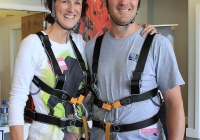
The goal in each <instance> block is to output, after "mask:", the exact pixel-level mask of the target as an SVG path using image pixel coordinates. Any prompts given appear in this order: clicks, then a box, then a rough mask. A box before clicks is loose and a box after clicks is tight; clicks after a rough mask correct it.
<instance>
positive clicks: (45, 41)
mask: <svg viewBox="0 0 200 140" xmlns="http://www.w3.org/2000/svg"><path fill="white" fill-rule="evenodd" d="M36 34H37V35H38V37H39V38H40V40H41V43H42V46H43V47H44V50H45V52H46V54H47V56H48V59H49V61H50V63H51V66H52V68H53V71H54V74H55V77H56V87H55V89H54V88H51V87H50V86H48V85H47V84H45V83H44V82H43V81H42V80H40V79H39V78H38V77H37V76H34V77H33V80H32V82H33V83H34V84H35V85H36V86H37V87H38V88H39V89H41V90H43V91H44V92H46V93H48V94H50V95H52V96H55V97H57V98H59V99H60V100H61V102H62V101H65V102H66V101H68V102H69V103H71V104H72V106H73V108H74V112H75V116H76V117H77V118H78V119H75V118H72V119H68V118H58V117H55V116H52V115H46V114H41V113H37V112H35V111H33V110H29V109H26V110H25V117H28V118H30V119H32V120H35V121H38V122H42V123H47V124H52V125H56V126H58V127H60V128H61V129H62V128H65V127H67V126H76V127H82V126H83V123H86V119H85V117H84V116H82V117H81V118H82V119H83V120H81V118H79V117H78V116H77V111H76V106H75V105H76V104H81V105H82V106H83V108H85V107H84V105H83V104H82V102H83V99H84V97H85V94H86V90H85V87H84V86H83V87H82V88H81V89H80V90H78V91H77V92H78V94H79V95H80V96H79V95H78V96H79V97H78V98H77V99H75V98H74V97H71V96H70V95H69V94H68V93H67V92H66V91H64V90H62V89H63V85H64V82H65V74H62V71H61V69H60V66H59V64H58V62H57V60H56V58H55V56H54V53H53V51H52V48H51V43H50V41H49V38H48V35H44V34H43V33H42V32H37V33H36ZM70 41H71V43H72V48H73V50H74V53H75V56H76V58H77V61H78V63H79V65H80V68H81V69H82V72H83V74H84V76H85V81H86V78H87V76H88V74H87V73H88V71H87V70H86V67H85V62H84V60H83V58H82V56H81V53H80V52H79V50H78V48H77V46H76V44H75V43H74V41H73V39H72V36H71V34H70ZM84 84H86V83H84ZM85 111H86V110H85ZM84 125H85V127H86V124H84ZM87 131H88V130H87V129H86V130H85V133H87ZM87 139H88V138H86V140H87Z"/></svg>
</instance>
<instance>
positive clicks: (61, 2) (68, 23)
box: [55, 0, 82, 28]
mask: <svg viewBox="0 0 200 140" xmlns="http://www.w3.org/2000/svg"><path fill="white" fill-rule="evenodd" d="M81 11H82V0H56V2H55V13H56V17H57V19H58V21H59V22H60V24H61V25H62V26H63V27H65V28H73V27H74V26H75V25H76V23H77V22H78V21H79V19H80V17H81Z"/></svg>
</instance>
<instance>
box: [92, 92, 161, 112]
mask: <svg viewBox="0 0 200 140" xmlns="http://www.w3.org/2000/svg"><path fill="white" fill-rule="evenodd" d="M157 91H158V89H157V88H155V89H153V90H150V91H148V92H145V93H143V94H137V95H131V96H128V97H125V98H123V99H121V100H119V101H117V102H114V103H106V102H103V101H102V100H100V99H98V98H97V96H94V104H95V105H96V106H98V107H99V108H103V109H106V110H111V109H112V108H114V109H115V108H118V107H121V106H124V105H128V104H132V103H134V102H141V101H144V100H148V99H150V98H152V97H154V96H156V95H157Z"/></svg>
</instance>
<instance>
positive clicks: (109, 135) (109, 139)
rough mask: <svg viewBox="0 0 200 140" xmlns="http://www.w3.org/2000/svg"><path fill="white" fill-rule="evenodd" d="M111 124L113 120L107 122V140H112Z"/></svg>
mask: <svg viewBox="0 0 200 140" xmlns="http://www.w3.org/2000/svg"><path fill="white" fill-rule="evenodd" d="M110 125H111V122H106V140H112V139H111V135H112V134H111V133H110Z"/></svg>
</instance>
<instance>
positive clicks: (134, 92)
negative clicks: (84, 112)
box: [91, 34, 157, 110]
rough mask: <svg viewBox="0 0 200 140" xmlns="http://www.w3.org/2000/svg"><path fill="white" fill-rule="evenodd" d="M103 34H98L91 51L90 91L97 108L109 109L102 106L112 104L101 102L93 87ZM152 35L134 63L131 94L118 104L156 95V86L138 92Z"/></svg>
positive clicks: (126, 103)
mask: <svg viewBox="0 0 200 140" xmlns="http://www.w3.org/2000/svg"><path fill="white" fill-rule="evenodd" d="M103 36H104V35H101V36H99V37H98V38H97V39H96V43H95V48H94V53H93V63H92V71H93V77H92V78H93V84H92V86H91V91H92V93H93V95H94V104H95V105H97V106H98V107H99V108H104V109H108V110H109V109H111V108H110V107H108V108H107V107H103V106H104V105H105V104H106V105H112V104H110V103H106V102H103V101H102V100H100V99H98V96H97V92H98V91H97V90H98V88H95V87H96V82H97V81H96V78H97V77H96V75H95V74H97V69H98V61H99V56H100V49H101V43H102V39H103ZM154 36H155V34H154V35H148V36H147V37H146V39H145V42H144V44H143V46H142V49H141V52H140V57H139V59H138V62H137V65H136V69H135V70H134V71H133V78H132V80H131V96H128V97H125V98H124V99H121V100H119V102H120V104H118V106H122V105H128V104H131V103H134V102H140V101H144V100H148V99H150V98H152V97H154V96H156V95H157V88H155V89H152V90H150V91H147V92H145V93H143V94H140V86H141V76H142V72H143V70H144V66H145V63H146V59H147V56H148V52H149V49H150V47H151V43H152V40H153V38H154Z"/></svg>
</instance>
